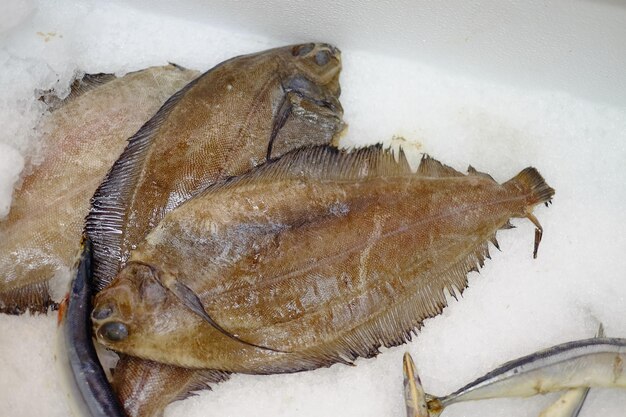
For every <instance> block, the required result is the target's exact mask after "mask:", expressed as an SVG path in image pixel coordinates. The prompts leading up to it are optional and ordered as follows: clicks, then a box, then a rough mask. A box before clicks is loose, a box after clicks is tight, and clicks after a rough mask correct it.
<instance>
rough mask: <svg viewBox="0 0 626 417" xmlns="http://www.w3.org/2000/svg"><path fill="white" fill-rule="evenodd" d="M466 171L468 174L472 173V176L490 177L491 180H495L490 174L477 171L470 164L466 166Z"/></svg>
mask: <svg viewBox="0 0 626 417" xmlns="http://www.w3.org/2000/svg"><path fill="white" fill-rule="evenodd" d="M467 173H468V174H469V175H473V176H477V177H483V178H488V179H490V180H491V181H493V182H496V180H494V179H493V177H492V176H491V175H489V174H487V173H486V172H480V171H477V170H476V168H474V167H473V166H471V165H470V166H468V167H467Z"/></svg>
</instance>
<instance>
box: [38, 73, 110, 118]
mask: <svg viewBox="0 0 626 417" xmlns="http://www.w3.org/2000/svg"><path fill="white" fill-rule="evenodd" d="M116 78H117V77H116V76H115V75H114V74H105V73H100V74H83V75H82V77H81V76H80V75H79V76H78V77H76V79H75V80H74V82H72V85H71V86H70V92H69V94H68V95H67V97H65V98H59V96H58V95H57V92H56V91H55V89H51V90H46V91H43V92H41V95H40V97H39V100H41V101H43V102H44V103H46V104H47V105H48V110H49V111H51V112H53V111H55V110H58V109H59V108H61V107H63V106H64V105H66V104H67V103H69V102H70V101H72V100H75V99H77V98H78V97H80V96H82V95H83V94H85V93H87V92H89V91H91V90H95V89H96V88H98V87H100V86H102V85H104V84H106V83H108V82H110V81H113V80H115V79H116Z"/></svg>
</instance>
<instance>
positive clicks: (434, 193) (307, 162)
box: [93, 147, 554, 374]
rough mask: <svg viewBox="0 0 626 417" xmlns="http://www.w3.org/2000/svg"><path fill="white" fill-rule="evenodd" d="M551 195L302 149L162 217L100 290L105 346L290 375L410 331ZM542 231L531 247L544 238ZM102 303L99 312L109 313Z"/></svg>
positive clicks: (97, 315) (393, 341)
mask: <svg viewBox="0 0 626 417" xmlns="http://www.w3.org/2000/svg"><path fill="white" fill-rule="evenodd" d="M553 194H554V190H553V189H552V188H550V187H549V186H548V185H547V184H546V183H545V181H544V180H543V178H542V177H541V176H540V175H539V173H538V172H537V170H536V169H534V168H526V169H524V170H523V171H521V172H520V173H519V174H518V175H516V176H515V177H514V178H512V179H511V180H509V181H507V182H505V183H503V184H498V183H497V182H496V181H494V180H493V179H492V178H491V177H490V176H488V175H486V174H482V173H479V172H477V171H476V170H474V169H470V170H469V174H468V175H463V174H461V173H459V172H457V171H455V170H453V169H452V168H449V167H446V166H444V165H442V164H440V163H439V162H437V161H435V160H434V159H431V158H428V157H425V158H423V160H422V161H421V164H420V166H419V168H418V171H417V172H416V173H413V172H411V170H410V169H409V166H408V164H407V162H406V159H405V158H404V155H403V154H402V153H400V154H399V158H398V161H397V162H396V160H395V159H394V156H393V154H392V153H391V152H389V151H385V150H383V149H382V148H381V147H369V148H364V149H361V150H357V151H353V152H350V153H347V152H343V151H338V150H336V149H333V148H331V147H313V148H307V149H303V150H297V151H294V152H292V153H289V154H287V155H286V156H284V157H283V158H281V159H280V160H278V161H276V162H272V163H268V164H266V165H264V166H263V167H260V168H258V169H256V170H254V171H253V172H251V173H249V174H246V175H243V176H241V177H239V178H236V179H233V180H230V181H226V182H224V183H222V184H218V185H216V186H214V187H211V188H210V189H207V190H206V191H205V192H203V193H202V194H200V195H198V196H196V197H195V198H193V199H192V200H189V201H187V202H186V203H185V204H183V205H182V206H180V207H179V208H178V209H176V210H174V211H172V212H171V213H169V214H168V215H167V216H166V217H165V218H164V219H163V221H162V222H161V223H160V224H159V225H158V226H157V227H156V228H155V229H154V230H153V231H152V232H151V233H150V234H149V235H148V236H147V237H146V239H145V241H144V242H142V243H141V244H140V245H139V246H138V248H137V250H135V251H133V252H132V255H131V257H130V259H129V262H128V264H127V265H126V267H125V268H124V269H123V270H122V271H121V272H120V273H119V274H118V276H117V277H116V279H115V281H114V282H113V284H112V285H111V286H110V287H109V288H108V289H106V290H105V291H102V292H101V293H100V294H98V296H97V297H96V300H95V308H94V311H93V317H94V332H95V335H96V337H97V340H98V341H100V342H101V343H103V344H104V345H106V346H108V347H110V348H112V349H115V350H118V351H121V352H124V353H128V354H132V355H135V356H139V357H143V358H147V359H150V360H155V361H158V362H163V363H171V364H176V365H181V366H185V367H190V368H193V367H195V368H207V369H216V370H222V371H229V372H243V373H257V374H267V373H280V372H294V371H302V370H308V369H313V368H317V367H320V366H329V365H331V364H333V363H337V362H342V363H352V362H353V361H354V360H355V359H356V358H357V357H359V356H362V357H371V356H374V355H376V354H377V353H378V351H379V347H380V346H386V347H390V346H395V345H398V344H401V343H403V342H405V341H406V340H407V339H408V338H409V337H410V333H411V332H412V331H414V330H416V329H417V328H418V327H419V326H420V324H421V323H422V322H423V320H424V319H426V318H427V317H432V316H434V315H436V314H438V313H440V312H441V310H442V308H443V307H444V306H445V305H446V298H445V291H446V290H447V291H449V292H451V293H453V294H455V293H457V292H461V291H462V290H463V289H464V288H465V287H466V285H467V273H468V272H469V271H472V270H476V269H478V268H479V266H481V265H482V264H483V262H484V258H485V257H487V256H488V242H490V241H491V242H493V243H494V244H496V245H497V242H496V240H495V235H496V232H497V231H498V230H499V229H502V228H507V227H510V223H509V219H510V218H513V217H520V218H529V219H531V220H533V222H534V223H535V224H536V225H537V227H538V228H540V226H539V222H538V221H537V220H536V219H535V217H534V216H533V214H532V211H533V208H534V206H536V205H537V204H540V203H547V202H548V201H549V200H550V199H551V197H552V196H553ZM539 237H540V235H539V234H538V235H536V245H537V244H538V238H539ZM103 313H106V314H103Z"/></svg>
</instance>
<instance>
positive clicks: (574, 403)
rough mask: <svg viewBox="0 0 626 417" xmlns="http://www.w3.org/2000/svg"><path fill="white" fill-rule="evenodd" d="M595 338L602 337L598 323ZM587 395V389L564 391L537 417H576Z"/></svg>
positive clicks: (602, 327) (602, 331) (602, 329)
mask: <svg viewBox="0 0 626 417" xmlns="http://www.w3.org/2000/svg"><path fill="white" fill-rule="evenodd" d="M596 337H604V326H602V323H600V328H599V329H598V333H597V334H596ZM588 394H589V387H581V388H576V389H571V390H569V391H566V392H565V393H564V394H563V395H561V396H560V397H559V399H558V400H557V401H556V402H555V403H553V404H552V405H550V406H549V407H548V408H546V409H545V410H543V411H542V412H541V414H539V417H578V414H580V410H582V408H583V405H584V404H585V400H586V399H587V395H588Z"/></svg>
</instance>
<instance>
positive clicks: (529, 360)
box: [429, 337, 626, 415]
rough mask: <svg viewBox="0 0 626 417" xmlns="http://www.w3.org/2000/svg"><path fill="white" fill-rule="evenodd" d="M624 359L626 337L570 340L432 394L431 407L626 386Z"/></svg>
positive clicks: (625, 357) (433, 408) (439, 410)
mask: <svg viewBox="0 0 626 417" xmlns="http://www.w3.org/2000/svg"><path fill="white" fill-rule="evenodd" d="M624 360H626V339H618V338H604V337H601V338H593V339H585V340H578V341H574V342H569V343H565V344H562V345H558V346H554V347H552V348H549V349H546V350H543V351H540V352H537V353H533V354H531V355H528V356H524V357H522V358H519V359H516V360H513V361H511V362H507V363H506V364H504V365H502V366H500V367H498V368H497V369H495V370H493V371H491V372H489V373H488V374H486V375H485V376H483V377H481V378H478V379H477V380H475V381H473V382H471V383H469V384H467V385H466V386H464V387H463V388H461V389H459V390H458V391H456V392H454V393H452V394H450V395H447V396H445V397H441V398H437V397H432V398H430V399H429V408H430V409H431V412H433V414H434V415H438V414H439V413H440V412H441V410H442V409H443V408H445V407H448V406H450V405H451V404H454V403H458V402H461V401H470V400H481V399H487V398H500V397H528V396H531V395H536V394H545V393H549V392H555V391H563V390H570V389H578V388H580V387H604V388H611V387H613V388H626V373H624ZM572 410H576V408H575V407H572ZM435 411H436V413H435Z"/></svg>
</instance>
